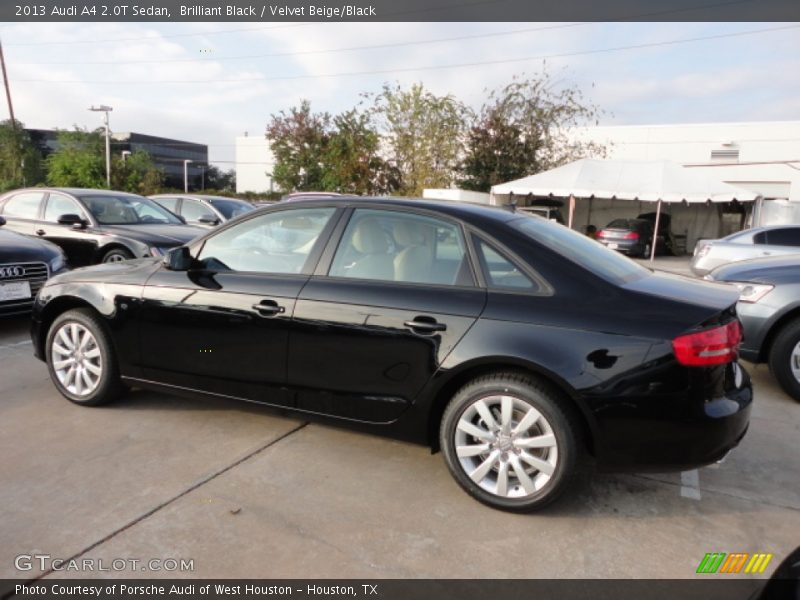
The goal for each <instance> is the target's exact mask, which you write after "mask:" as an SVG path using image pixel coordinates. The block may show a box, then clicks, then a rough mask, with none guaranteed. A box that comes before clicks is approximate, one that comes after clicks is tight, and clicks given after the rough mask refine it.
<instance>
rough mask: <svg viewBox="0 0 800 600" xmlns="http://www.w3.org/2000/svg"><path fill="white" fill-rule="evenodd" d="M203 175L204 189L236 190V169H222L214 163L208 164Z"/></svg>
mask: <svg viewBox="0 0 800 600" xmlns="http://www.w3.org/2000/svg"><path fill="white" fill-rule="evenodd" d="M204 177H205V185H204V189H206V190H216V191H218V192H235V191H236V171H235V170H233V169H231V170H229V171H223V170H222V169H220V168H218V167H215V166H214V165H209V166H208V168H207V169H206V170H205V175H204Z"/></svg>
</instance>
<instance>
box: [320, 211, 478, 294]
mask: <svg viewBox="0 0 800 600" xmlns="http://www.w3.org/2000/svg"><path fill="white" fill-rule="evenodd" d="M329 275H330V276H331V277H348V278H355V279H372V280H377V281H399V282H408V283H427V284H433V285H473V279H472V272H471V269H470V266H469V261H468V259H467V253H466V250H465V246H464V238H463V236H462V233H461V228H460V227H459V226H458V225H455V224H453V223H450V222H447V221H443V220H440V219H435V218H431V217H426V216H422V215H416V214H411V213H407V212H395V211H389V210H371V209H357V210H356V211H355V212H354V213H353V217H352V218H351V219H350V222H349V223H348V225H347V229H346V230H345V232H344V235H343V236H342V240H341V242H340V243H339V247H338V249H337V250H336V255H335V256H334V258H333V263H332V264H331V268H330V272H329Z"/></svg>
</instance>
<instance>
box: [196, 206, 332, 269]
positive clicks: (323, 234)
mask: <svg viewBox="0 0 800 600" xmlns="http://www.w3.org/2000/svg"><path fill="white" fill-rule="evenodd" d="M322 208H332V209H333V213H332V214H331V216H330V219H328V222H327V223H326V224H325V227H323V228H322V231H320V234H319V237H318V238H317V241H316V243H315V244H314V246H313V247H312V248H311V251H310V252H309V253H308V256H307V257H306V260H305V262H304V263H303V267H302V268H301V269H300V272H299V273H270V272H266V271H236V270H233V269H232V270H230V271H219V270H215V269H208V268H205V267H203V268H191V269H189V270H190V271H191V272H195V273H198V272H203V273H235V274H237V275H258V276H261V277H304V278H308V277H310V276H311V275H312V274H313V273H314V269H315V268H316V266H317V264H318V263H319V260H320V256H321V255H322V253H323V251H324V249H325V248H326V247H327V245H328V242H329V239H330V235H331V231H333V229H334V227H336V225H338V223H339V221H340V220H341V216H342V213H343V211H344V209H343V208H342V207H341V206H339V205H335V204H327V205H317V206H309V205H307V204H305V203H303V204H297V205H294V206H281V207H280V208H279V209H277V210H266V211H264V212H260V211H250V212H254V213H257V214H254V215H251V216H248V218H246V219H242V220H236V221H235V222H234V220H231V221H227V222H225V223H223V224H222V225H220V226H219V227H216V228H215V229H212V230H211V231H210V232H209V233H208V235H206V236H204V237H202V238H200V239H199V240H197V241H196V242H194V243H193V244H191V245H190V246H189V253H190V254H191V255H192V258H193V259H194V260H195V261H197V262H198V263H199V262H200V261H199V259H197V257H198V256H199V255H200V253H201V252H202V251H203V248H205V246H206V243H207V242H208V241H209V240H210V239H212V238H214V237H216V236H217V235H220V234H222V233H224V232H225V231H227V230H228V229H232V228H234V227H238V226H240V225H243V224H245V223H246V222H247V221H250V220H251V219H257V218H259V217H266V216H268V215H272V214H274V213H282V212H289V211H297V210H317V209H322Z"/></svg>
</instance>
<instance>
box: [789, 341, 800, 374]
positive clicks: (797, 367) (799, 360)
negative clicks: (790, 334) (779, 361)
mask: <svg viewBox="0 0 800 600" xmlns="http://www.w3.org/2000/svg"><path fill="white" fill-rule="evenodd" d="M789 366H790V367H791V368H792V375H794V378H795V379H796V380H797V381H798V382H800V342H798V343H797V344H796V345H795V347H794V349H793V350H792V354H791V356H790V357H789Z"/></svg>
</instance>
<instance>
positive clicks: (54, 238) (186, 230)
mask: <svg viewBox="0 0 800 600" xmlns="http://www.w3.org/2000/svg"><path fill="white" fill-rule="evenodd" d="M25 191H37V192H42V193H44V194H45V197H44V199H43V201H42V202H41V204H40V206H39V212H38V215H37V218H36V219H23V218H19V217H13V216H5V218H6V221H7V224H6V228H8V229H9V230H12V231H16V232H17V233H21V234H23V235H30V236H37V237H39V238H41V239H44V240H47V241H48V242H52V243H54V244H56V245H58V246H60V247H61V248H62V249H63V250H64V252H65V253H66V255H67V259H68V260H69V263H70V265H71V266H72V267H84V266H88V265H93V264H97V263H98V262H100V261H101V260H102V258H103V256H104V255H105V254H106V253H107V252H108V251H109V250H111V249H113V248H124V249H126V250H127V251H128V252H130V253H131V254H132V255H133V256H134V257H137V258H138V257H144V256H150V248H152V247H154V246H156V247H160V248H172V247H175V246H180V245H182V244H185V243H186V242H189V241H191V240H192V239H193V238H195V237H197V236H198V235H200V234H201V233H203V232H204V231H205V230H204V229H201V228H195V227H191V226H188V225H168V224H137V225H101V224H99V223H97V221H96V220H95V219H94V218H93V217H92V215H91V212H90V211H89V210H88V209H87V208H86V206H85V205H84V203H83V202H82V201H81V196H82V195H84V194H87V195H92V194H98V193H100V192H102V193H105V194H114V193H118V192H110V191H106V190H81V189H72V188H33V189H32V190H14V191H13V192H9V193H7V194H5V195H4V196H3V197H0V214H2V211H3V206H4V205H5V203H6V202H7V201H8V199H10V198H11V197H12V196H14V195H16V194H18V193H21V192H25ZM50 193H57V194H60V195H62V196H67V197H69V198H71V199H72V200H74V201H76V202H77V203H78V204H79V205H80V207H81V208H82V209H83V211H84V214H83V215H81V216H83V217H84V218H86V222H85V223H84V224H83V225H75V226H72V225H61V224H59V223H53V222H51V221H45V220H44V214H45V210H46V207H47V202H48V200H49V195H50Z"/></svg>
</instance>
